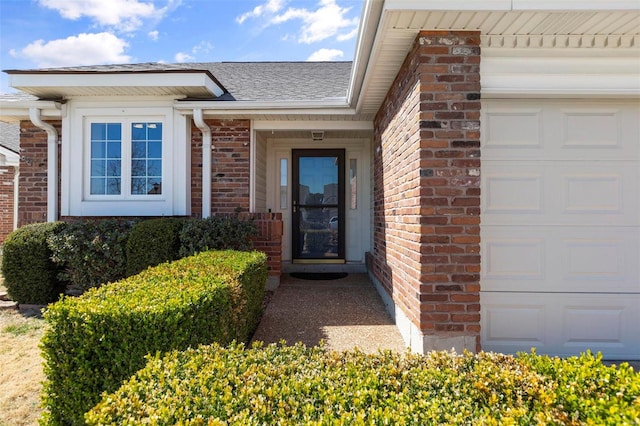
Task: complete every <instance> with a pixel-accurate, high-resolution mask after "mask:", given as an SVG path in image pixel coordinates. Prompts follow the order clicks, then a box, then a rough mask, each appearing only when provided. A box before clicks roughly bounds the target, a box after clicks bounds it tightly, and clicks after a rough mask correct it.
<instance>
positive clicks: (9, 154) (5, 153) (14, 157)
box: [0, 146, 20, 166]
mask: <svg viewBox="0 0 640 426" xmlns="http://www.w3.org/2000/svg"><path fill="white" fill-rule="evenodd" d="M0 157H4V159H5V160H6V163H5V164H2V165H3V166H18V165H20V155H19V154H18V153H17V152H13V151H11V150H10V149H9V148H5V147H4V146H0Z"/></svg>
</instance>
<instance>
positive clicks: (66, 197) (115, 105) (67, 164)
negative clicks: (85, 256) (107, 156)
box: [61, 100, 190, 216]
mask: <svg viewBox="0 0 640 426" xmlns="http://www.w3.org/2000/svg"><path fill="white" fill-rule="evenodd" d="M154 103H155V104H156V105H158V106H153V104H154ZM123 105H125V106H123ZM66 111H67V114H66V117H63V123H62V124H63V126H62V184H61V215H62V216H183V215H189V214H190V208H189V205H188V204H189V199H190V197H189V191H190V189H189V187H190V185H189V181H190V178H189V176H188V173H189V169H190V168H189V164H188V162H189V161H190V142H189V140H190V139H189V136H188V134H189V133H188V132H189V128H188V124H187V120H186V118H185V117H184V116H183V115H181V114H179V113H177V112H176V111H174V109H173V107H172V103H169V102H153V101H151V102H147V103H145V102H129V105H127V102H124V101H112V100H105V101H84V102H79V101H75V102H74V101H70V102H69V103H68V104H67V105H66ZM98 122H100V123H105V122H120V123H122V132H123V135H122V153H121V156H122V184H123V187H122V188H123V192H122V193H121V194H120V195H91V194H90V179H91V177H90V173H91V133H90V123H98ZM134 122H144V123H149V122H158V123H162V194H152V195H147V194H140V195H138V194H130V193H129V191H130V189H129V190H128V191H125V188H130V184H131V182H130V180H131V175H130V173H125V167H126V168H127V169H130V167H131V164H130V163H131V139H130V136H127V137H125V134H130V132H131V129H130V126H131V123H134Z"/></svg>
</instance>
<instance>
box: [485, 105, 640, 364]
mask: <svg viewBox="0 0 640 426" xmlns="http://www.w3.org/2000/svg"><path fill="white" fill-rule="evenodd" d="M639 105H640V103H639V102H638V101H637V100H635V101H587V100H580V101H567V100H562V101H559V100H513V99H509V100H506V99H502V100H488V101H483V105H482V109H483V113H482V115H483V122H482V123H483V124H482V125H483V127H482V228H481V237H482V245H481V254H482V278H481V289H482V291H481V306H482V347H483V349H484V350H491V351H500V352H508V353H513V352H517V351H529V350H530V349H531V348H532V347H535V348H537V351H538V353H547V354H553V355H560V356H567V355H575V354H578V353H579V352H583V351H585V350H587V349H591V350H592V351H594V352H597V351H600V352H602V353H603V355H604V356H605V358H607V359H640V267H639V266H638V265H639V264H640V248H639V246H640V208H639V198H640V106H639Z"/></svg>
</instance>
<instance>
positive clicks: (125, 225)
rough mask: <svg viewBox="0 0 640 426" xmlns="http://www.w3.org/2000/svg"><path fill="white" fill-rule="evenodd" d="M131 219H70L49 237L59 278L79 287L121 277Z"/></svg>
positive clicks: (84, 288) (94, 285) (124, 264)
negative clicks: (61, 229) (58, 270)
mask: <svg viewBox="0 0 640 426" xmlns="http://www.w3.org/2000/svg"><path fill="white" fill-rule="evenodd" d="M134 223H135V222H134V221H133V220H122V219H105V220H83V221H77V222H73V223H70V224H68V225H67V226H66V228H65V229H64V230H63V231H62V232H60V233H57V234H56V235H52V236H51V237H50V238H49V239H48V242H49V246H50V247H51V250H52V253H53V256H52V259H53V261H54V262H55V263H56V264H58V265H59V266H60V267H62V268H63V271H62V272H61V273H60V278H61V279H63V280H66V281H68V282H69V284H70V285H72V286H75V287H77V288H79V289H81V290H87V289H89V288H92V287H97V286H99V285H101V284H104V283H107V282H112V281H116V280H119V279H120V278H123V277H124V276H125V274H126V244H127V239H128V238H129V232H130V231H131V228H132V227H133V224H134Z"/></svg>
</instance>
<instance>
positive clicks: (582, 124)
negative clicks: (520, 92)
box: [481, 100, 640, 160]
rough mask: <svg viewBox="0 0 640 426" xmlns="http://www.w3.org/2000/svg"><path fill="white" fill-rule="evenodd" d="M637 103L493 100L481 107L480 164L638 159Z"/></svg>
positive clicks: (639, 154) (638, 110)
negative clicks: (519, 161) (491, 162)
mask: <svg viewBox="0 0 640 426" xmlns="http://www.w3.org/2000/svg"><path fill="white" fill-rule="evenodd" d="M638 114H640V106H639V105H638V102H633V101H631V102H622V103H619V102H591V101H572V102H560V101H555V102H543V101H539V100H538V101H534V100H531V101H513V100H492V101H490V102H485V103H484V104H483V111H482V120H483V131H482V135H481V137H482V149H483V151H482V156H483V159H487V160H491V159H508V160H519V159H524V160H531V159H536V160H559V159H565V160H566V159H568V160H575V159H576V158H581V159H585V160H589V159H591V160H605V159H609V160H612V159H620V160H637V159H638V158H640V149H638V140H640V124H639V123H638Z"/></svg>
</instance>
